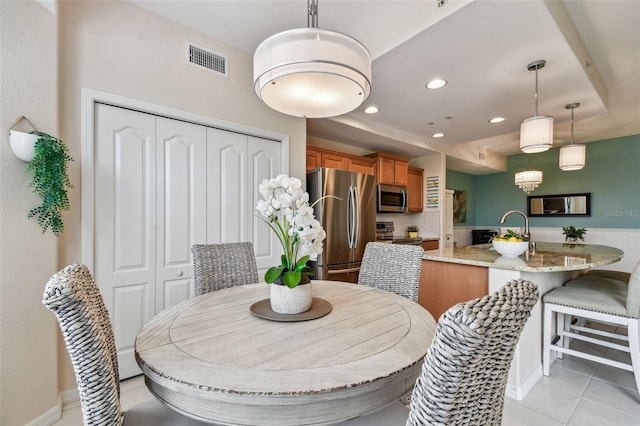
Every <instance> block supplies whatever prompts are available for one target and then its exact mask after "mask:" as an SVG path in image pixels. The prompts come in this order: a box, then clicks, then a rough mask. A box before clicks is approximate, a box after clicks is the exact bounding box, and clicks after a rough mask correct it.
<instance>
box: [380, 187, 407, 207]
mask: <svg viewBox="0 0 640 426" xmlns="http://www.w3.org/2000/svg"><path fill="white" fill-rule="evenodd" d="M378 212H379V213H406V212H407V188H406V187H404V186H391V185H378Z"/></svg>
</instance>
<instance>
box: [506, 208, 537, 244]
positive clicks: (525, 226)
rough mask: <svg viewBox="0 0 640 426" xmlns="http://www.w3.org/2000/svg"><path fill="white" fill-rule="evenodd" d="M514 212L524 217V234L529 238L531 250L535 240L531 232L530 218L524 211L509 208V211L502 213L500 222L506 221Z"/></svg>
mask: <svg viewBox="0 0 640 426" xmlns="http://www.w3.org/2000/svg"><path fill="white" fill-rule="evenodd" d="M513 213H515V214H519V215H520V216H522V217H523V218H524V235H525V236H526V237H527V239H528V240H529V250H531V249H533V247H534V244H533V241H532V240H531V233H530V232H529V218H528V217H527V215H526V214H524V213H522V212H521V211H520V210H509V211H508V212H506V213H505V214H503V215H502V217H501V218H500V223H504V221H505V219H506V218H507V216H509V215H510V214H513Z"/></svg>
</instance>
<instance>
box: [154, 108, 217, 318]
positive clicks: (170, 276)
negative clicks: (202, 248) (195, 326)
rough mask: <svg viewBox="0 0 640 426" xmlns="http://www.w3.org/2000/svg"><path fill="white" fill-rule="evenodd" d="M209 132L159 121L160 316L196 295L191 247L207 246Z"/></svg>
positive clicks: (158, 251)
mask: <svg viewBox="0 0 640 426" xmlns="http://www.w3.org/2000/svg"><path fill="white" fill-rule="evenodd" d="M206 137H207V135H206V128H205V127H204V126H200V125H197V124H192V123H187V122H184V121H178V120H171V119H168V118H163V117H158V118H157V121H156V140H157V169H156V170H157V172H156V176H157V185H156V187H157V222H158V229H157V239H158V241H157V248H156V250H157V252H156V259H157V262H158V268H157V273H158V275H157V277H156V311H160V310H162V309H166V308H168V307H169V306H172V305H175V304H176V303H178V302H181V301H182V300H185V299H187V298H189V297H191V296H193V294H194V293H193V283H192V277H193V260H192V257H191V246H192V245H193V244H202V243H205V242H206V229H207V228H206V226H207V225H206V217H207V215H206V209H207V199H206V173H207V170H206V167H207V156H206V152H207V143H206V142H207V141H206Z"/></svg>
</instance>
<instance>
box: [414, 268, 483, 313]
mask: <svg viewBox="0 0 640 426" xmlns="http://www.w3.org/2000/svg"><path fill="white" fill-rule="evenodd" d="M487 294H489V268H485V267H483V266H475V265H462V264H459V263H449V262H436V261H433V260H423V261H422V267H421V268H420V287H419V289H418V303H419V304H420V305H421V306H422V307H424V308H425V309H426V310H428V311H429V312H430V313H431V315H433V317H434V318H435V319H436V320H437V319H438V318H440V315H442V314H443V313H444V312H445V311H446V310H447V309H449V308H450V307H451V306H453V305H455V304H456V303H460V302H466V301H467V300H472V299H476V298H478V297H483V296H486V295H487Z"/></svg>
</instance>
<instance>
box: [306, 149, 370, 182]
mask: <svg viewBox="0 0 640 426" xmlns="http://www.w3.org/2000/svg"><path fill="white" fill-rule="evenodd" d="M375 166H376V160H375V159H374V158H370V157H361V156H358V155H351V154H347V153H344V152H338V151H332V150H329V149H324V148H319V147H316V146H311V145H307V167H306V169H307V171H309V170H313V169H315V168H318V167H327V168H331V169H339V170H349V171H351V172H358V173H366V174H369V175H375V174H376V167H375Z"/></svg>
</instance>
